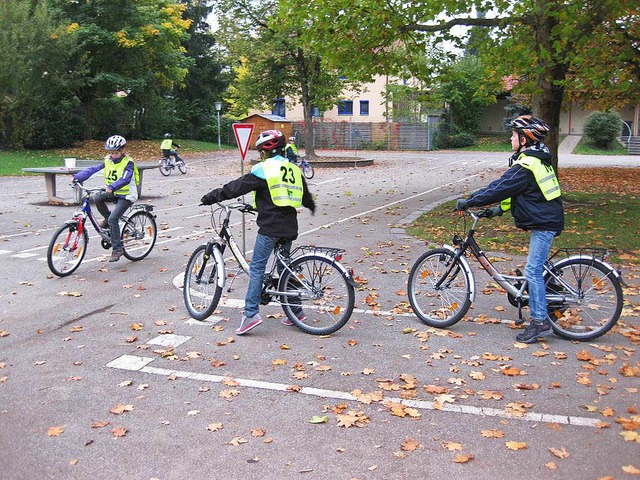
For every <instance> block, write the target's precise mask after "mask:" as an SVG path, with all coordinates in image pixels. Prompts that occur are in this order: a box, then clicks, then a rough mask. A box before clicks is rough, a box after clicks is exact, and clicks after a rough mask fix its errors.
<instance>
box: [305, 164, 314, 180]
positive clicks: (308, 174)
mask: <svg viewBox="0 0 640 480" xmlns="http://www.w3.org/2000/svg"><path fill="white" fill-rule="evenodd" d="M302 174H303V175H304V176H305V178H308V179H311V178H313V176H314V175H315V172H314V171H313V167H312V166H311V164H310V163H307V162H304V163H303V164H302Z"/></svg>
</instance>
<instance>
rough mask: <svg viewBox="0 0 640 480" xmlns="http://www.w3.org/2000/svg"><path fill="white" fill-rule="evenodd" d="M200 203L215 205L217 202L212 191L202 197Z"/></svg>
mask: <svg viewBox="0 0 640 480" xmlns="http://www.w3.org/2000/svg"><path fill="white" fill-rule="evenodd" d="M200 203H201V204H202V205H213V204H214V203H216V201H215V199H214V198H213V197H212V196H211V194H210V193H207V194H206V195H204V196H203V197H202V198H201V199H200Z"/></svg>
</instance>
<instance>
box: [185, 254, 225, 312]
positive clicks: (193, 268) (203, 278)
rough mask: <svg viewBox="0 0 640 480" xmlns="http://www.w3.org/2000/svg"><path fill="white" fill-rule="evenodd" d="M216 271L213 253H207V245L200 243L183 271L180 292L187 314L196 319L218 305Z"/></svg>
mask: <svg viewBox="0 0 640 480" xmlns="http://www.w3.org/2000/svg"><path fill="white" fill-rule="evenodd" d="M213 248H217V247H216V246H214V247H213ZM220 258H222V257H220ZM218 271H219V270H218V266H217V264H216V261H215V257H214V255H213V254H207V245H200V246H199V247H198V248H196V249H195V251H194V252H193V253H192V254H191V258H190V259H189V263H187V268H186V270H185V271H184V287H183V289H182V293H183V296H184V304H185V305H186V307H187V310H188V311H189V314H190V315H191V316H192V317H193V318H195V319H196V320H204V319H205V318H207V317H209V316H210V315H211V314H212V313H213V311H214V310H215V309H216V307H217V306H218V302H219V301H220V296H221V295H222V287H221V286H219V285H218Z"/></svg>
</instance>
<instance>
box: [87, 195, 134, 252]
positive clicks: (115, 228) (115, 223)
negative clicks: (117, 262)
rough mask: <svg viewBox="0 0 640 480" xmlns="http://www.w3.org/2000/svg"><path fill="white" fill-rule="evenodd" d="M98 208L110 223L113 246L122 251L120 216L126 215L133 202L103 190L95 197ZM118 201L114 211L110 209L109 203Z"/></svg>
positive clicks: (115, 249) (114, 248)
mask: <svg viewBox="0 0 640 480" xmlns="http://www.w3.org/2000/svg"><path fill="white" fill-rule="evenodd" d="M94 199H95V202H96V208H97V209H98V211H99V212H100V213H101V214H102V216H103V217H104V218H105V219H106V220H107V222H108V223H109V230H110V233H111V246H112V247H113V250H114V251H122V241H121V239H120V223H119V222H120V218H122V215H124V212H126V211H127V210H128V209H129V207H131V204H132V203H133V202H131V201H129V200H127V199H126V198H121V197H116V196H115V195H114V194H113V193H107V192H102V193H99V194H97V195H96V196H95V197H94ZM114 201H115V202H116V206H115V208H114V209H113V212H111V211H109V207H107V203H113V202H114Z"/></svg>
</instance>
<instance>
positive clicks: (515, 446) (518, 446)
mask: <svg viewBox="0 0 640 480" xmlns="http://www.w3.org/2000/svg"><path fill="white" fill-rule="evenodd" d="M505 445H506V446H507V448H508V449H509V450H524V449H525V448H527V443H526V442H505Z"/></svg>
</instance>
